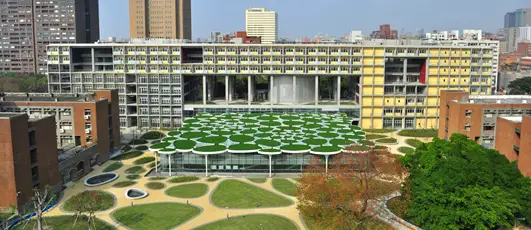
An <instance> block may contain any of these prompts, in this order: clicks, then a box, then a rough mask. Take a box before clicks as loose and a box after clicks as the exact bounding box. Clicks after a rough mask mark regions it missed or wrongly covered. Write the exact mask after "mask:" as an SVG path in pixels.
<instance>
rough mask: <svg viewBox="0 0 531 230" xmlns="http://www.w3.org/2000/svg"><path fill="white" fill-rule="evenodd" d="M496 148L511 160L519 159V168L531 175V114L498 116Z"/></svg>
mask: <svg viewBox="0 0 531 230" xmlns="http://www.w3.org/2000/svg"><path fill="white" fill-rule="evenodd" d="M495 147H496V149H497V150H498V151H500V153H501V154H503V155H505V156H506V157H507V159H509V161H518V169H520V171H521V172H522V174H523V175H525V176H529V177H531V116H519V117H498V118H497V120H496V146H495Z"/></svg>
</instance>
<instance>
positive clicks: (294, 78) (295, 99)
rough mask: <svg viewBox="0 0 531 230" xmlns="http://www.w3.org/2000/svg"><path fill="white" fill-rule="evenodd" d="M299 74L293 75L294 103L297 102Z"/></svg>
mask: <svg viewBox="0 0 531 230" xmlns="http://www.w3.org/2000/svg"><path fill="white" fill-rule="evenodd" d="M296 102H297V76H296V75H293V104H297V103H296Z"/></svg>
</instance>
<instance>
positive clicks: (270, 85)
mask: <svg viewBox="0 0 531 230" xmlns="http://www.w3.org/2000/svg"><path fill="white" fill-rule="evenodd" d="M269 79H270V81H269V104H270V105H273V84H274V83H275V77H274V76H273V75H271V76H270V77H269Z"/></svg>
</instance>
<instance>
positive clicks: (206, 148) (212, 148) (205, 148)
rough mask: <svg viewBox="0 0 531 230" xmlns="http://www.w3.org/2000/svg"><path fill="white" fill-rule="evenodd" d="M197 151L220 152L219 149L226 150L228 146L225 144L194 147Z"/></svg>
mask: <svg viewBox="0 0 531 230" xmlns="http://www.w3.org/2000/svg"><path fill="white" fill-rule="evenodd" d="M194 150H195V151H197V152H207V153H208V152H219V151H225V150H227V147H225V145H206V146H201V147H197V148H194Z"/></svg>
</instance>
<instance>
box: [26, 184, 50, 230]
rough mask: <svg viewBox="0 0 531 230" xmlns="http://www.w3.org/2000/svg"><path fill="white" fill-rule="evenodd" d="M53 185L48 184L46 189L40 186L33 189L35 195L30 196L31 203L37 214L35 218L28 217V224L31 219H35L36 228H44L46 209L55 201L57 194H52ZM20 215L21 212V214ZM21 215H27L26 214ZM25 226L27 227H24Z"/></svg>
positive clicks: (41, 229)
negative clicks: (41, 188)
mask: <svg viewBox="0 0 531 230" xmlns="http://www.w3.org/2000/svg"><path fill="white" fill-rule="evenodd" d="M50 190H51V187H50V186H48V185H46V186H45V187H44V190H43V191H41V190H40V189H38V188H34V189H33V196H32V197H31V198H30V201H31V203H32V204H33V212H34V214H35V216H34V217H33V218H28V219H27V220H26V223H25V225H27V224H28V223H29V222H30V220H31V219H35V225H36V226H35V229H37V230H43V229H44V218H43V216H42V215H43V214H44V210H45V209H46V208H47V207H48V206H50V204H51V203H52V202H53V201H54V198H55V195H53V194H51V191H50ZM19 215H20V214H19ZM20 216H27V215H26V214H23V215H20ZM24 228H25V227H24Z"/></svg>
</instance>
